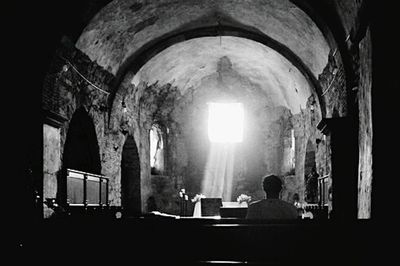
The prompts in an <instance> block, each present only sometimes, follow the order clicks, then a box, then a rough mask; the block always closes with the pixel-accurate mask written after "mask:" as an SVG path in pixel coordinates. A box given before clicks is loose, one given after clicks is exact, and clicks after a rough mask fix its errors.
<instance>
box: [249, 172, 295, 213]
mask: <svg viewBox="0 0 400 266" xmlns="http://www.w3.org/2000/svg"><path fill="white" fill-rule="evenodd" d="M263 189H264V191H265V193H266V199H263V200H259V201H256V202H254V203H251V204H250V206H249V207H248V209H247V215H246V219H279V220H288V219H297V218H298V213H297V208H296V207H295V206H294V205H293V204H290V203H288V202H286V201H283V200H281V199H279V194H280V192H281V190H282V181H281V180H280V178H279V177H277V176H275V175H269V176H266V177H264V179H263Z"/></svg>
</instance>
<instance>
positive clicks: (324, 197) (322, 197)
mask: <svg viewBox="0 0 400 266" xmlns="http://www.w3.org/2000/svg"><path fill="white" fill-rule="evenodd" d="M328 177H329V175H324V176H321V177H318V195H319V196H318V198H319V200H318V205H319V207H323V206H325V204H327V203H328Z"/></svg>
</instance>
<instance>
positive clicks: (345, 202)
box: [317, 117, 358, 221]
mask: <svg viewBox="0 0 400 266" xmlns="http://www.w3.org/2000/svg"><path fill="white" fill-rule="evenodd" d="M317 128H318V129H320V130H321V131H322V133H323V134H325V135H328V134H329V135H330V140H331V153H332V154H331V165H332V168H331V169H332V170H331V178H332V213H331V216H330V217H331V218H333V219H335V220H340V221H349V220H353V219H357V173H358V171H357V170H358V138H357V134H358V132H357V127H356V126H355V125H354V123H352V120H351V119H350V118H347V117H339V118H323V119H322V120H321V122H320V123H319V124H318V126H317Z"/></svg>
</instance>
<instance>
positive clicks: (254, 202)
mask: <svg viewBox="0 0 400 266" xmlns="http://www.w3.org/2000/svg"><path fill="white" fill-rule="evenodd" d="M262 201H263V200H256V201H253V202H250V204H249V208H250V207H251V206H253V207H254V206H258V205H260V204H261V203H262Z"/></svg>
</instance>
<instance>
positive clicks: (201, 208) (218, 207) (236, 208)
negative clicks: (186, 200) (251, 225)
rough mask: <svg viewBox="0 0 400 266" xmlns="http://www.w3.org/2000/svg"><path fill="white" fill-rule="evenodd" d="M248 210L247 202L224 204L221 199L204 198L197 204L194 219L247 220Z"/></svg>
mask: <svg viewBox="0 0 400 266" xmlns="http://www.w3.org/2000/svg"><path fill="white" fill-rule="evenodd" d="M247 208H248V205H247V202H241V203H239V202H229V201H224V202H223V201H222V200H221V199H220V198H203V199H201V200H199V201H198V202H196V204H195V207H194V211H193V217H195V218H210V217H214V218H216V217H217V218H238V219H244V218H246V214H247Z"/></svg>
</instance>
